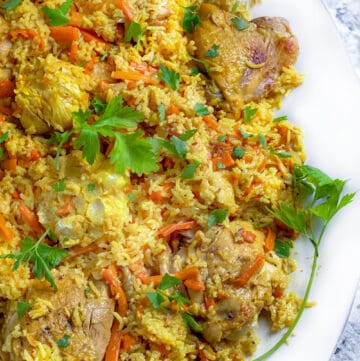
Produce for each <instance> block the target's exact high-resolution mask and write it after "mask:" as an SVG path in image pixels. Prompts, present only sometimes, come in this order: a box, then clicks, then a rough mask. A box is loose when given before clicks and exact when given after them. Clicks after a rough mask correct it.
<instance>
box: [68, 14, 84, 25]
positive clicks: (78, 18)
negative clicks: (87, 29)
mask: <svg viewBox="0 0 360 361" xmlns="http://www.w3.org/2000/svg"><path fill="white" fill-rule="evenodd" d="M83 18H84V15H83V14H82V13H79V12H78V11H71V14H70V23H69V25H71V26H81V24H82V22H83Z"/></svg>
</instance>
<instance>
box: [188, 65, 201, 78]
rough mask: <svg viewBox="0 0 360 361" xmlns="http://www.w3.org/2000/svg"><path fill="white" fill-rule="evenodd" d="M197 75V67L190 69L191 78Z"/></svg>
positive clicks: (198, 70)
mask: <svg viewBox="0 0 360 361" xmlns="http://www.w3.org/2000/svg"><path fill="white" fill-rule="evenodd" d="M199 73H200V68H199V67H198V66H197V65H195V66H193V67H192V68H191V72H190V74H191V75H192V76H195V75H198V74H199Z"/></svg>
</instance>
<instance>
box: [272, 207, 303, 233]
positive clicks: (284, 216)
mask: <svg viewBox="0 0 360 361" xmlns="http://www.w3.org/2000/svg"><path fill="white" fill-rule="evenodd" d="M270 213H271V214H272V215H273V216H274V217H275V218H277V219H279V220H280V221H281V222H283V223H285V224H286V225H287V226H288V227H289V228H291V229H294V230H295V231H297V232H300V233H302V234H304V235H306V234H307V231H306V221H307V217H306V212H305V211H304V210H302V209H301V208H295V207H294V206H293V205H291V204H287V203H284V202H282V203H281V204H280V207H279V208H278V209H276V210H274V211H272V210H270Z"/></svg>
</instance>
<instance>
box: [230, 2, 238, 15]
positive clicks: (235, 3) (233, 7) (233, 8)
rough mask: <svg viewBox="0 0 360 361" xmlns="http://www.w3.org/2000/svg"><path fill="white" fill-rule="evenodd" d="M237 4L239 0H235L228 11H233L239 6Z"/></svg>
mask: <svg viewBox="0 0 360 361" xmlns="http://www.w3.org/2000/svg"><path fill="white" fill-rule="evenodd" d="M239 4H240V0H235V1H234V4H233V6H232V7H231V10H230V12H231V13H235V12H236V10H237V8H238V7H239Z"/></svg>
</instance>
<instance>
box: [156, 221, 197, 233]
mask: <svg viewBox="0 0 360 361" xmlns="http://www.w3.org/2000/svg"><path fill="white" fill-rule="evenodd" d="M195 226H196V222H195V221H188V222H181V223H173V224H166V225H165V226H163V227H161V228H159V230H158V233H159V234H160V236H163V237H167V236H169V235H170V234H171V233H174V232H176V231H184V230H186V229H193V228H194V227H195Z"/></svg>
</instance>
